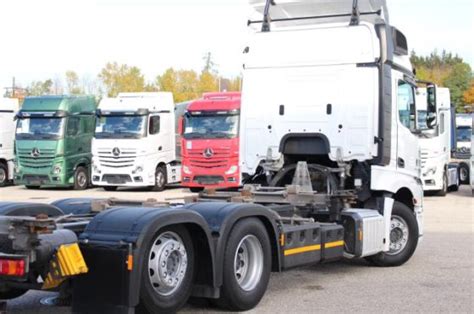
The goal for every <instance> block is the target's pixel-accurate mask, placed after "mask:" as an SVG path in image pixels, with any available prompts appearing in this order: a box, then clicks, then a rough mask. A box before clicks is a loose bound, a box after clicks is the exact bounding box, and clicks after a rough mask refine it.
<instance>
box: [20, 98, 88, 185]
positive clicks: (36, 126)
mask: <svg viewBox="0 0 474 314" xmlns="http://www.w3.org/2000/svg"><path fill="white" fill-rule="evenodd" d="M95 109H96V102H95V99H94V97H92V96H42V97H27V98H26V99H25V101H24V103H23V106H22V109H21V111H19V113H18V115H17V116H16V117H17V128H16V138H15V145H16V152H15V153H16V165H15V184H17V185H25V186H26V187H27V188H29V189H36V188H39V187H41V186H50V187H74V188H75V189H78V190H83V189H86V188H87V187H88V186H89V184H90V162H91V158H92V154H91V140H92V136H93V134H94V125H95V115H94V112H95Z"/></svg>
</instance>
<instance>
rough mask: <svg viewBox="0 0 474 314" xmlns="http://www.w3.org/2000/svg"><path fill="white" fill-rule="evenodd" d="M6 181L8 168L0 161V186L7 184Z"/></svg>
mask: <svg viewBox="0 0 474 314" xmlns="http://www.w3.org/2000/svg"><path fill="white" fill-rule="evenodd" d="M7 182H8V169H7V167H6V166H5V165H4V164H3V163H0V187H2V186H5V185H7Z"/></svg>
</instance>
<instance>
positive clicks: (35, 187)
mask: <svg viewBox="0 0 474 314" xmlns="http://www.w3.org/2000/svg"><path fill="white" fill-rule="evenodd" d="M25 188H27V189H28V190H39V188H40V186H39V185H25Z"/></svg>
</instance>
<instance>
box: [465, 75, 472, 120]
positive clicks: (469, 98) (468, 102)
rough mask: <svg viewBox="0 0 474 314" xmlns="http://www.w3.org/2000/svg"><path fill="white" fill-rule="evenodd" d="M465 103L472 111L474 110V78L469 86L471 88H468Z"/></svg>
mask: <svg viewBox="0 0 474 314" xmlns="http://www.w3.org/2000/svg"><path fill="white" fill-rule="evenodd" d="M463 97H464V103H465V104H466V105H468V106H470V108H471V110H470V111H471V112H472V111H473V110H474V79H473V80H471V85H470V86H469V89H467V90H466V91H465V92H464V94H463Z"/></svg>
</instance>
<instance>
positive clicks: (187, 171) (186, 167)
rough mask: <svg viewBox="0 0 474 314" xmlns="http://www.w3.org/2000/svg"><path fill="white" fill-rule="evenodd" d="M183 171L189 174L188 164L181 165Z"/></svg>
mask: <svg viewBox="0 0 474 314" xmlns="http://www.w3.org/2000/svg"><path fill="white" fill-rule="evenodd" d="M183 172H184V173H186V174H191V170H189V168H188V166H183Z"/></svg>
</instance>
